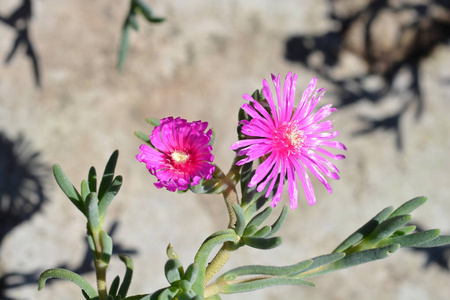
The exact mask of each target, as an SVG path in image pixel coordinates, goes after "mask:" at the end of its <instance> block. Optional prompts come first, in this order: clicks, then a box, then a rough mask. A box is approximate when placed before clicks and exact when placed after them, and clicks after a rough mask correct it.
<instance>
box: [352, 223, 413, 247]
mask: <svg viewBox="0 0 450 300" xmlns="http://www.w3.org/2000/svg"><path fill="white" fill-rule="evenodd" d="M410 220H411V216H410V215H401V216H395V217H392V218H389V219H387V220H386V221H384V222H383V223H381V224H380V225H378V227H377V228H375V230H374V231H372V232H371V233H370V234H369V235H367V236H366V237H365V238H364V241H363V242H362V243H361V244H359V245H358V246H356V247H355V248H354V249H350V252H348V251H347V254H349V253H352V252H357V251H361V250H365V249H370V248H373V247H374V246H375V245H376V244H377V243H378V242H380V241H381V240H382V239H384V238H388V237H390V236H391V234H393V233H394V232H395V231H396V230H397V229H399V228H400V227H402V226H403V225H405V224H406V223H408V222H409V221H410Z"/></svg>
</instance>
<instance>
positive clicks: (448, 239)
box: [415, 235, 450, 248]
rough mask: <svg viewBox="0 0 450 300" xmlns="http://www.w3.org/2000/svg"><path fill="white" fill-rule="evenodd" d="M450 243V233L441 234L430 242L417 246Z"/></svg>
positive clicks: (437, 245)
mask: <svg viewBox="0 0 450 300" xmlns="http://www.w3.org/2000/svg"><path fill="white" fill-rule="evenodd" d="M448 245H450V235H440V236H438V237H437V238H435V239H434V240H431V241H429V242H426V243H423V244H419V245H417V246H415V247H417V248H434V247H442V246H448Z"/></svg>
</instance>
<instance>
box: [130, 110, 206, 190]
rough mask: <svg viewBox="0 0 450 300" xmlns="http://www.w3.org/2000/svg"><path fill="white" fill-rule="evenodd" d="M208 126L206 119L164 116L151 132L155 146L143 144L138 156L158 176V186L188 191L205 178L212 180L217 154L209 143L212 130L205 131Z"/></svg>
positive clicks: (151, 140) (151, 138)
mask: <svg viewBox="0 0 450 300" xmlns="http://www.w3.org/2000/svg"><path fill="white" fill-rule="evenodd" d="M207 127H208V123H207V122H201V121H196V122H187V121H186V120H184V119H180V118H176V119H174V118H173V117H168V118H165V119H161V122H160V125H159V126H156V127H155V128H154V129H153V131H152V134H151V135H150V142H151V144H152V145H153V147H154V148H152V147H150V146H148V145H141V147H140V148H139V151H140V153H139V154H138V155H136V159H137V160H138V161H140V162H144V163H145V164H146V166H147V169H148V170H149V172H150V173H151V174H153V175H155V176H156V178H157V179H158V182H156V183H155V186H156V187H157V188H159V189H160V188H162V187H166V189H167V190H169V191H171V192H174V191H176V190H177V189H178V190H187V189H188V188H189V186H190V185H191V186H194V185H197V184H198V183H200V180H202V179H203V178H205V179H211V177H212V173H213V172H214V165H212V164H211V162H212V161H213V159H214V156H213V155H212V154H211V150H212V147H211V145H209V142H210V140H211V134H212V130H211V129H210V130H208V132H206V133H205V129H206V128H207Z"/></svg>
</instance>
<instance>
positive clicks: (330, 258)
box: [292, 253, 345, 277]
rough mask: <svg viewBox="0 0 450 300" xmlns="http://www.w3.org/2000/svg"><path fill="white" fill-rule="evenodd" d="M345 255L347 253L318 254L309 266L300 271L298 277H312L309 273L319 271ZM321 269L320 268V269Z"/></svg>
mask: <svg viewBox="0 0 450 300" xmlns="http://www.w3.org/2000/svg"><path fill="white" fill-rule="evenodd" d="M343 257H345V253H331V254H325V255H321V256H317V257H314V258H312V259H311V260H312V264H310V265H309V266H308V267H307V268H305V269H304V270H303V271H301V272H298V273H297V274H292V275H297V276H298V277H310V276H308V274H314V273H315V271H316V272H317V269H319V268H320V267H322V266H326V265H328V264H331V263H334V262H335V261H338V260H340V259H342V258H343ZM319 270H320V269H319Z"/></svg>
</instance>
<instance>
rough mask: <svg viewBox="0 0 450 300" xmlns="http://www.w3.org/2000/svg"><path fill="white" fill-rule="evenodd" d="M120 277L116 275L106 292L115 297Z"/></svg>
mask: <svg viewBox="0 0 450 300" xmlns="http://www.w3.org/2000/svg"><path fill="white" fill-rule="evenodd" d="M119 283H120V277H119V276H116V277H115V278H114V280H113V282H112V283H111V286H110V288H109V292H108V294H109V295H111V296H113V297H115V296H116V295H117V290H118V289H119Z"/></svg>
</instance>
